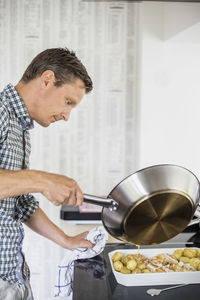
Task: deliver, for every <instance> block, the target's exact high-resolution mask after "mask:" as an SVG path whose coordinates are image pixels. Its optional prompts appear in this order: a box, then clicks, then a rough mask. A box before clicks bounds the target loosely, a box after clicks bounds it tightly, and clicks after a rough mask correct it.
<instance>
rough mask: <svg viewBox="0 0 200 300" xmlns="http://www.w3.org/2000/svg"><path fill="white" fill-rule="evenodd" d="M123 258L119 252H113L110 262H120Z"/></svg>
mask: <svg viewBox="0 0 200 300" xmlns="http://www.w3.org/2000/svg"><path fill="white" fill-rule="evenodd" d="M122 258H123V255H122V253H121V252H115V253H114V254H113V256H112V261H113V262H115V261H118V260H119V261H121V260H122Z"/></svg>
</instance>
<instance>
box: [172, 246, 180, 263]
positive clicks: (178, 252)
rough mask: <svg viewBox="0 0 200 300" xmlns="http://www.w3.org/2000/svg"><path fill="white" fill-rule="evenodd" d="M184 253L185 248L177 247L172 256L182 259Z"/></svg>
mask: <svg viewBox="0 0 200 300" xmlns="http://www.w3.org/2000/svg"><path fill="white" fill-rule="evenodd" d="M182 255H183V250H181V249H177V250H175V251H174V252H173V254H172V256H173V257H174V258H176V259H177V260H180V258H181V256H182Z"/></svg>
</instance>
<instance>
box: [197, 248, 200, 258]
mask: <svg viewBox="0 0 200 300" xmlns="http://www.w3.org/2000/svg"><path fill="white" fill-rule="evenodd" d="M197 257H200V250H199V249H197Z"/></svg>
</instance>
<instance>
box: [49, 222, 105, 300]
mask: <svg viewBox="0 0 200 300" xmlns="http://www.w3.org/2000/svg"><path fill="white" fill-rule="evenodd" d="M86 239H87V240H88V241H90V242H92V243H93V244H95V246H94V247H93V248H77V249H73V250H66V255H65V257H64V258H63V260H62V262H61V264H60V265H59V266H58V269H57V283H56V285H55V293H54V297H65V298H64V299H67V300H70V299H72V295H73V290H72V283H73V277H74V276H73V275H74V261H75V260H77V259H84V258H91V257H94V256H97V255H98V254H100V253H101V252H102V251H103V249H104V247H105V244H106V241H107V240H108V234H107V232H106V231H105V229H104V228H103V227H102V226H98V227H95V228H93V229H92V230H90V232H89V233H88V235H87V237H86Z"/></svg>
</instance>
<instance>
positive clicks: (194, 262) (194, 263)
mask: <svg viewBox="0 0 200 300" xmlns="http://www.w3.org/2000/svg"><path fill="white" fill-rule="evenodd" d="M189 264H190V265H191V266H192V267H194V268H195V269H196V270H197V268H198V265H199V264H200V259H199V258H197V257H193V258H191V259H190V261H189Z"/></svg>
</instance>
